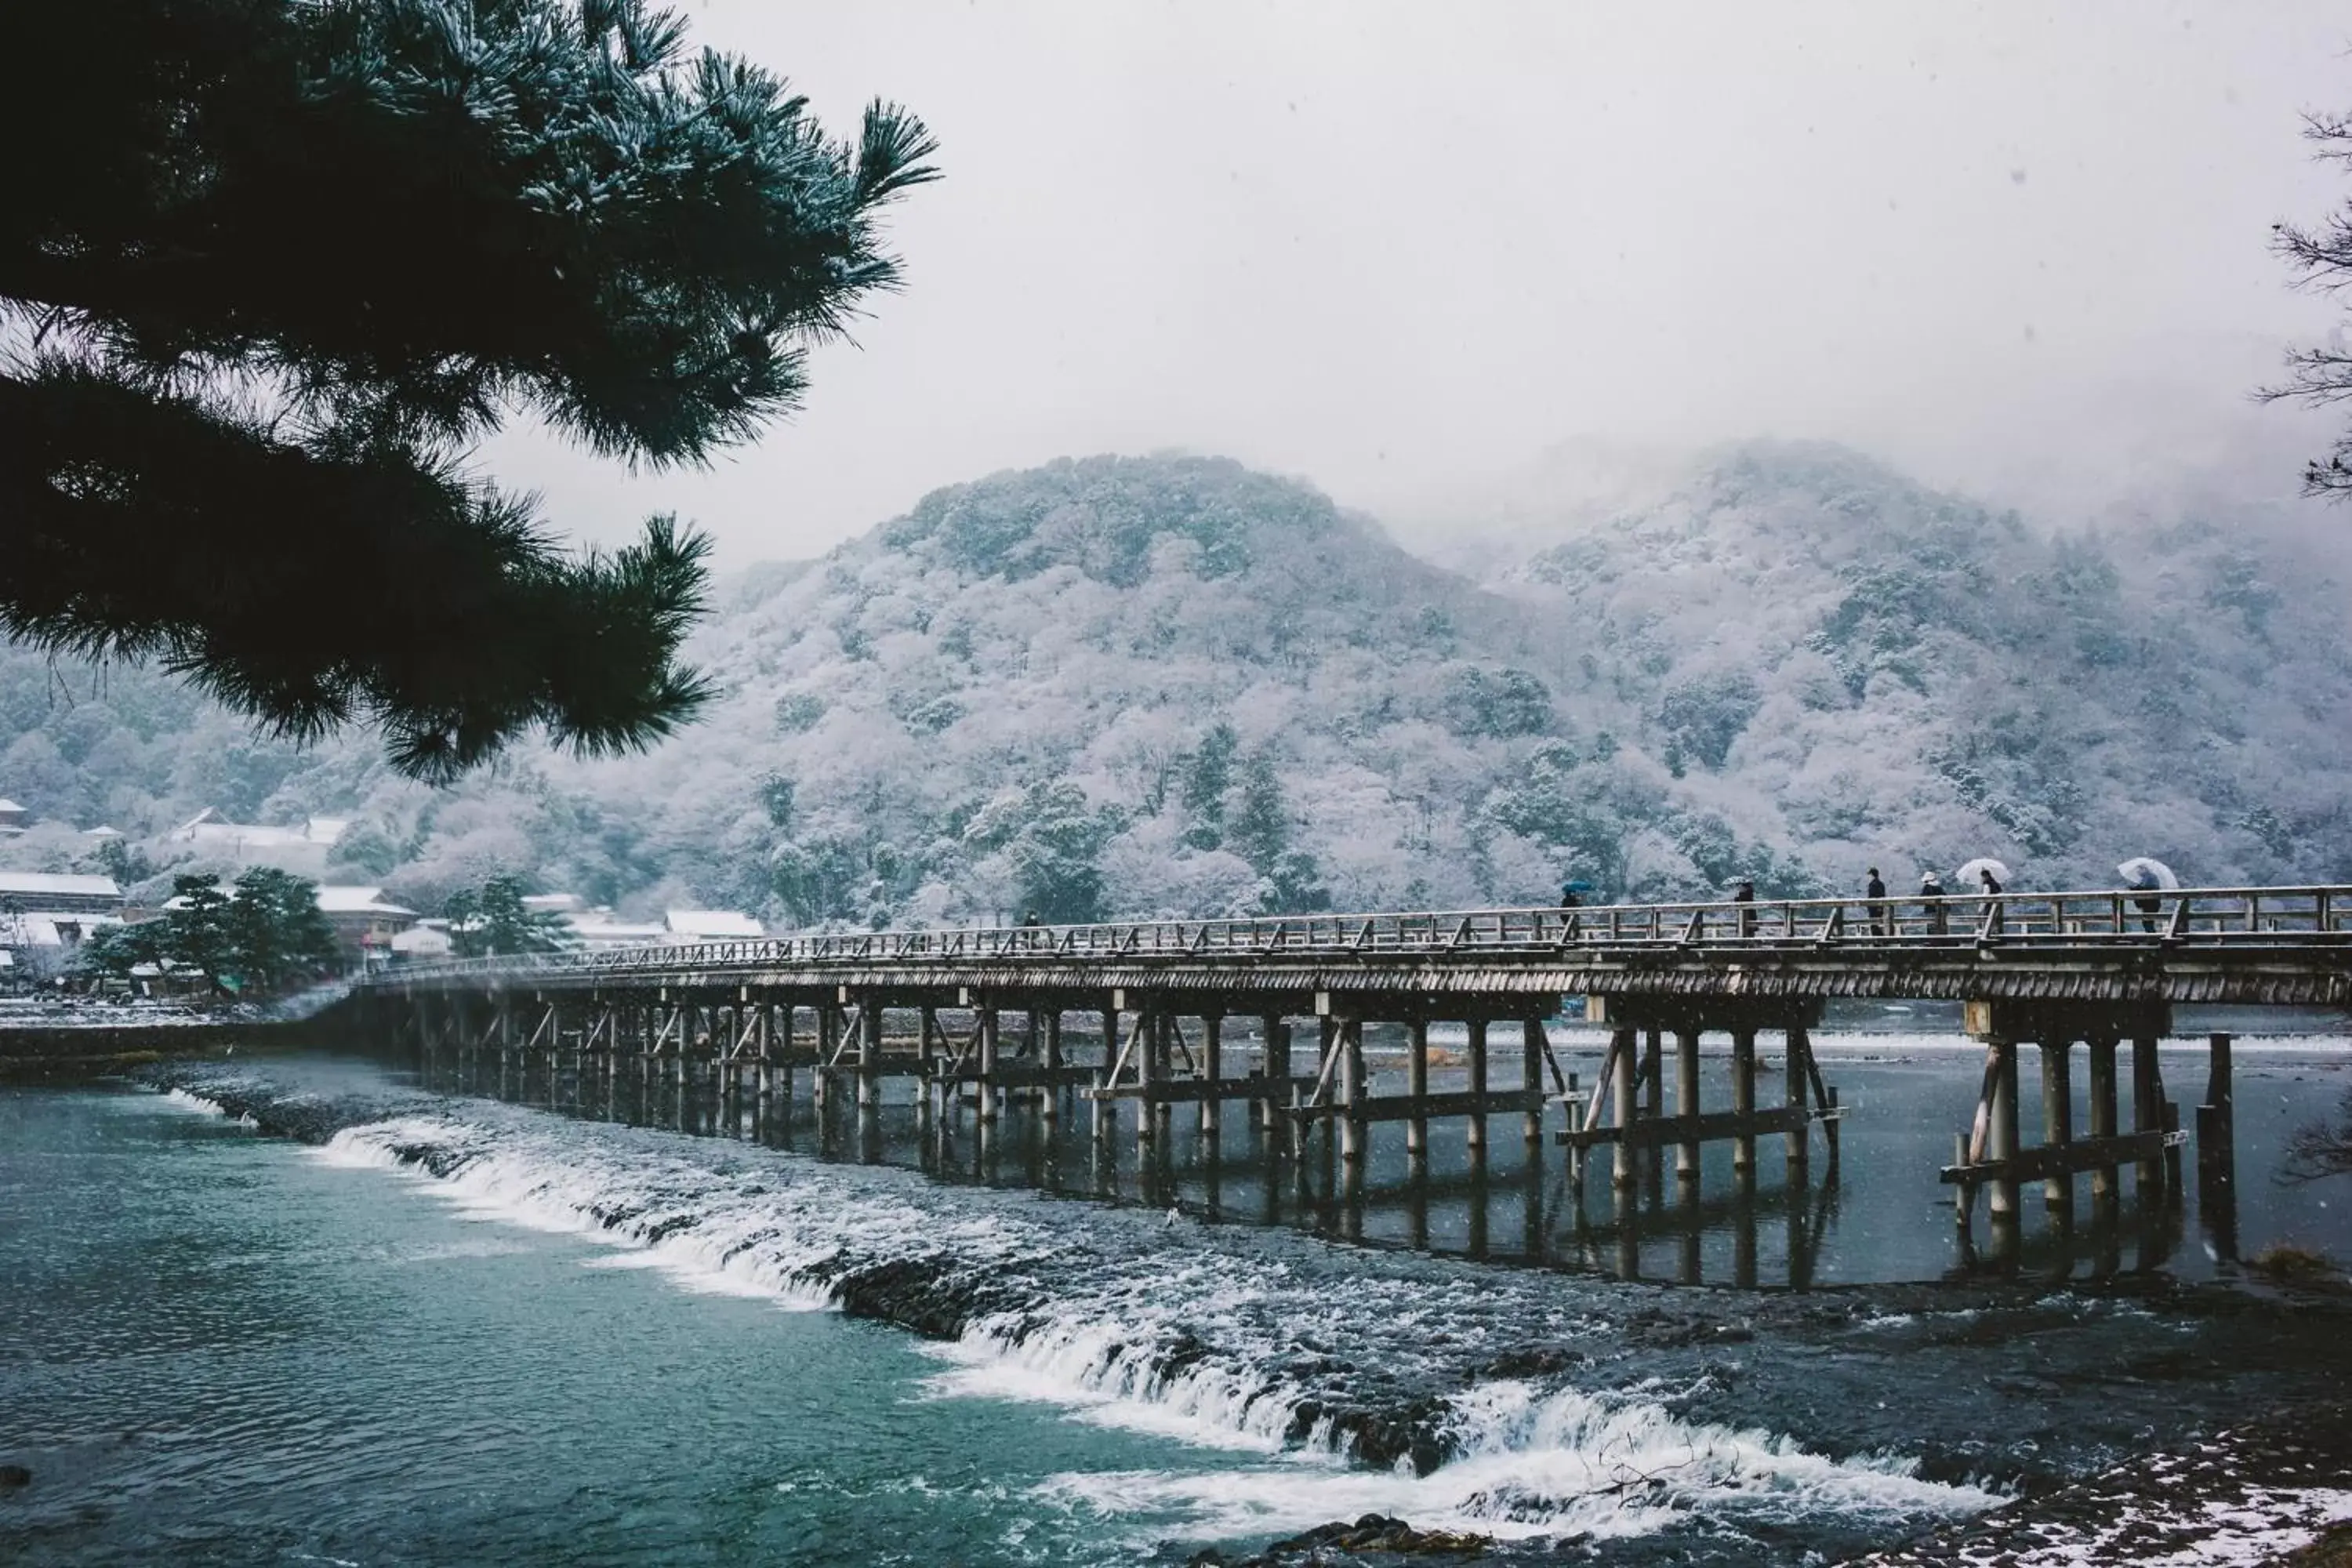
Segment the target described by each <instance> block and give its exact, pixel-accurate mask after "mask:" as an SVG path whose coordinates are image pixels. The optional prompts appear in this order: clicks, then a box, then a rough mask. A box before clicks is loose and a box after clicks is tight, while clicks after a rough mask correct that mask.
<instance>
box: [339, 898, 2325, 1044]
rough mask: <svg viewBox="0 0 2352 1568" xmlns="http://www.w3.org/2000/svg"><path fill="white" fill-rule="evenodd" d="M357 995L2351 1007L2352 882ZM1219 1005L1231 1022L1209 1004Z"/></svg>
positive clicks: (615, 959) (656, 969)
mask: <svg viewBox="0 0 2352 1568" xmlns="http://www.w3.org/2000/svg"><path fill="white" fill-rule="evenodd" d="M364 984H366V985H368V986H371V987H376V988H383V987H397V988H430V989H436V990H460V991H462V990H484V989H491V990H503V989H509V988H523V989H530V990H534V991H579V990H588V991H599V990H610V991H627V990H648V989H654V988H677V989H691V990H716V989H720V988H734V987H752V988H756V989H759V990H762V991H794V990H799V991H807V992H818V991H829V990H832V989H834V988H836V987H838V988H845V989H847V990H852V991H856V992H860V993H866V994H871V993H877V992H878V993H887V994H890V995H891V996H892V997H893V998H894V999H896V1000H904V1001H907V1002H910V1003H911V1002H915V1001H919V1000H934V1001H941V1002H945V1003H950V1004H951V1003H953V1002H955V1001H957V1000H960V999H961V994H962V993H975V994H994V995H1006V994H1015V993H1023V992H1026V993H1032V994H1061V995H1066V996H1076V995H1078V994H1087V995H1099V994H1102V993H1104V992H1107V991H1116V990H1132V991H1137V992H1140V993H1150V994H1160V995H1173V994H1184V995H1188V996H1191V997H1192V998H1194V999H1195V1000H1196V1001H1198V1002H1199V1004H1200V1005H1202V1006H1203V1007H1204V1008H1206V1007H1208V1006H1211V1005H1223V1006H1224V1007H1226V1008H1228V1009H1229V1010H1232V1011H1256V1010H1260V1009H1264V1010H1268V1011H1272V1010H1276V1009H1285V1010H1296V1011H1300V1012H1304V1011H1308V1010H1311V1008H1312V1007H1313V1005H1314V1003H1313V999H1314V998H1317V997H1323V998H1328V1004H1327V1005H1329V1006H1333V1007H1337V1008H1339V1009H1342V1010H1345V1009H1348V1008H1349V1006H1350V1005H1351V1004H1350V1002H1349V998H1361V999H1362V1000H1363V1004H1364V1005H1372V1001H1373V999H1374V998H1375V997H1377V998H1378V1001H1379V1005H1382V1006H1384V1007H1393V1006H1396V1005H1400V1004H1402V1003H1403V1002H1406V1001H1408V1000H1410V999H1412V998H1414V997H1419V998H1422V999H1423V1000H1422V1003H1421V1005H1422V1007H1423V1010H1433V1011H1435V1012H1436V1013H1438V1014H1440V1015H1444V1014H1448V1013H1450V1014H1454V1015H1455V1016H1460V1015H1462V1014H1464V1013H1465V1012H1475V1013H1487V1014H1492V1015H1493V1016H1512V1015H1515V1014H1525V1013H1527V1012H1528V1011H1529V1010H1530V1008H1534V1007H1541V1008H1543V1009H1545V1010H1549V1006H1550V1005H1552V1003H1553V1002H1555V1001H1556V999H1557V998H1558V997H1559V996H1561V995H1563V994H1575V993H1586V994H1595V995H1603V996H1611V995H1614V996H1649V997H1677V996H1680V997H1692V998H1701V997H1705V998H1742V997H1747V998H1756V999H1759V1000H1771V999H1781V998H1787V999H1792V1000H1793V999H1816V998H1824V997H1838V996H1854V997H1890V998H1892V997H1905V998H1948V999H1954V1000H1972V999H1991V1000H2020V1001H2023V1000H2073V1001H2112V1002H2149V1003H2154V1002H2165V1003H2251V1004H2282V1005H2332V1006H2341V1005H2352V887H2338V886H2329V887H2301V888H2200V889H2182V890H2179V891H2177V892H2165V893H2161V894H2142V893H2131V892H2116V891H2113V890H2103V891H2095V892H2072V893H2031V894H2004V895H2002V896H2000V897H1998V898H1986V897H1983V896H1980V895H1972V896H1965V897H1955V898H1945V899H1936V900H1919V899H1892V900H1885V901H1883V902H1877V903H1873V902H1869V901H1865V900H1836V899H1823V900H1780V901H1775V902H1770V903H1745V904H1743V903H1699V904H1644V905H1618V906H1606V907H1600V908H1592V909H1578V910H1554V909H1543V910H1469V911H1456V912H1445V913H1402V914H1369V915H1296V916H1286V917H1271V918H1267V919H1262V920H1209V921H1134V922H1118V923H1109V924H1102V925H1085V926H1054V927H1033V928H1026V929H1024V928H1019V927H997V928H984V929H977V930H969V929H968V930H942V931H875V932H848V933H824V934H816V935H807V936H793V937H776V938H770V939H764V940H761V941H753V942H704V943H698V944H693V945H683V946H658V947H644V948H629V949H619V950H607V951H600V952H578V951H572V952H553V953H537V954H527V955H511V956H506V957H497V958H487V959H471V960H452V961H446V962H442V963H428V964H415V965H409V966H406V967H403V968H399V969H394V970H391V971H387V972H384V973H380V974H378V975H375V976H373V977H372V978H371V979H369V980H368V981H366V982H364ZM1219 998H1223V1002H1222V1004H1220V1003H1219V1002H1218V1001H1217V999H1219Z"/></svg>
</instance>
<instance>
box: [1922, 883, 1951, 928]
mask: <svg viewBox="0 0 2352 1568" xmlns="http://www.w3.org/2000/svg"><path fill="white" fill-rule="evenodd" d="M1943 896H1944V879H1942V878H1941V877H1938V876H1937V875H1936V873H1934V872H1933V871H1923V872H1921V873H1920V876H1919V897H1920V898H1921V899H1923V900H1933V899H1941V898H1942V897H1943ZM1925 908H1926V910H1927V930H1928V931H1929V932H1930V933H1931V934H1933V935H1936V936H1942V935H1943V934H1944V933H1945V932H1946V931H1949V930H1950V929H1951V926H1950V923H1949V922H1950V918H1951V911H1950V910H1948V909H1947V908H1945V906H1944V905H1942V904H1940V903H1928V904H1927V905H1926V906H1925Z"/></svg>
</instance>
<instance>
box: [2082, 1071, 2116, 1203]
mask: <svg viewBox="0 0 2352 1568" xmlns="http://www.w3.org/2000/svg"><path fill="white" fill-rule="evenodd" d="M2088 1049H2089V1052H2090V1063H2091V1136H2092V1138H2094V1139H2100V1138H2112V1137H2114V1136H2115V1135H2116V1038H2115V1037H2114V1036H2112V1035H2106V1036H2095V1037H2093V1038H2092V1040H2091V1042H2090V1045H2089V1047H2088ZM2117 1185H2118V1183H2117V1182H2116V1167H2115V1166H2113V1165H2100V1166H2096V1167H2095V1168H2094V1169H2093V1170H2092V1172H2091V1212H2092V1217H2093V1218H2094V1219H2095V1220H2097V1221H2098V1222H2100V1223H2101V1224H2106V1223H2109V1222H2112V1221H2113V1220H2114V1218H2115V1215H2116V1186H2117Z"/></svg>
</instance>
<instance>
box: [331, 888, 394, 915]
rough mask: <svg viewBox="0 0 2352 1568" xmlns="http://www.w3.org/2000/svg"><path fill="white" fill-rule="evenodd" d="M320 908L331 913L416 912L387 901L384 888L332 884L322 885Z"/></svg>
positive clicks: (380, 913)
mask: <svg viewBox="0 0 2352 1568" xmlns="http://www.w3.org/2000/svg"><path fill="white" fill-rule="evenodd" d="M319 908H320V909H321V910H324V911H326V912H327V913H328V914H331V915H414V914H415V912H416V911H415V910H404V909H403V908H401V907H400V906H399V905H398V904H395V903H392V902H389V901H387V900H385V898H384V896H383V889H382V888H354V887H343V886H339V885H332V884H329V885H322V886H321V887H320V889H319Z"/></svg>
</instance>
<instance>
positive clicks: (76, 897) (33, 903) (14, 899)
mask: <svg viewBox="0 0 2352 1568" xmlns="http://www.w3.org/2000/svg"><path fill="white" fill-rule="evenodd" d="M0 907H5V908H11V909H16V910H28V911H29V910H40V911H42V912H44V913H52V912H54V913H62V914H85V915H113V914H121V912H122V889H121V888H120V887H118V886H116V885H115V880H114V879H113V878H111V877H80V876H70V875H68V874H66V873H64V872H61V871H0Z"/></svg>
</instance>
